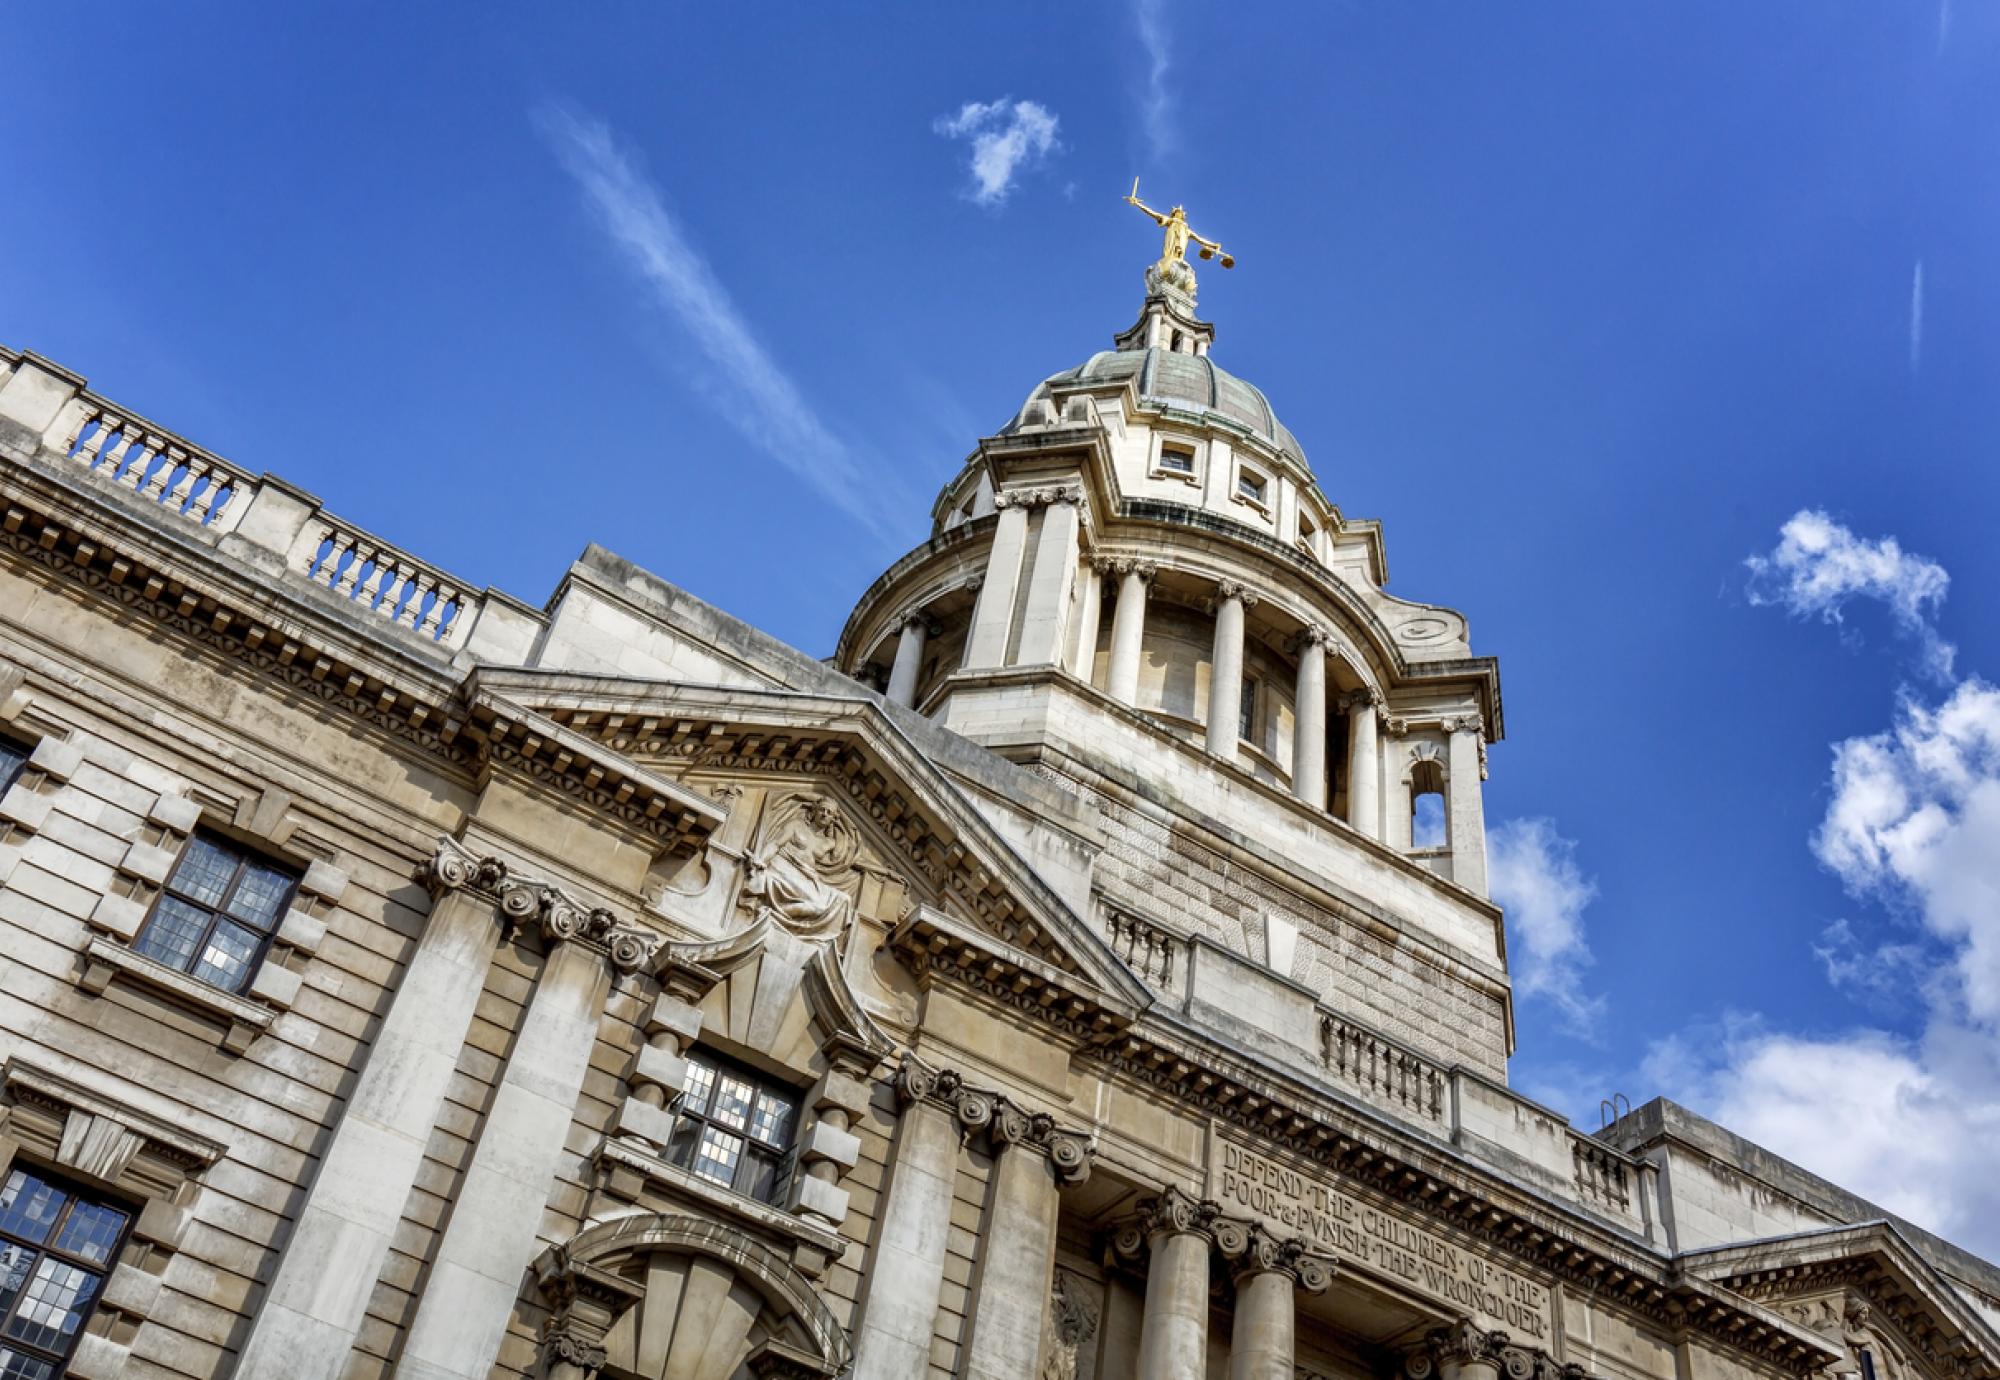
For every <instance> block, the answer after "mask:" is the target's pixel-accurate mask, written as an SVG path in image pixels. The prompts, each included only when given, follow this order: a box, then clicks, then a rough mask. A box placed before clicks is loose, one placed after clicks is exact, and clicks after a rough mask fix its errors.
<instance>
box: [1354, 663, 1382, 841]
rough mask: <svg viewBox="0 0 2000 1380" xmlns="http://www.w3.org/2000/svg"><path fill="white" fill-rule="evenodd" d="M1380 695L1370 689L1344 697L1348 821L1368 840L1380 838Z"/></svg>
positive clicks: (1356, 691)
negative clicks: (1345, 706) (1345, 707)
mask: <svg viewBox="0 0 2000 1380" xmlns="http://www.w3.org/2000/svg"><path fill="white" fill-rule="evenodd" d="M1381 699H1382V697H1381V696H1380V695H1378V694H1376V693H1375V691H1373V690H1369V689H1362V690H1355V691H1352V692H1350V693H1349V694H1348V696H1347V701H1346V704H1347V822H1348V823H1349V824H1352V825H1353V826H1354V827H1355V828H1356V829H1358V830H1360V831H1361V832H1362V833H1364V834H1366V835H1367V836H1368V837H1369V838H1371V839H1379V838H1381V837H1382V747H1381V742H1380V739H1379V737H1378V736H1377V728H1378V727H1379V725H1380V722H1381Z"/></svg>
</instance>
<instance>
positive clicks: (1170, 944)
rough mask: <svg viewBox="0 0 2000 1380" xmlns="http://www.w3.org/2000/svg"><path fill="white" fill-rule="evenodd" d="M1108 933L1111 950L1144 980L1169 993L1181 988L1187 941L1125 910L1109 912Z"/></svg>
mask: <svg viewBox="0 0 2000 1380" xmlns="http://www.w3.org/2000/svg"><path fill="white" fill-rule="evenodd" d="M1104 932H1105V938H1106V939H1107V940H1108V941H1109V943H1110V945H1111V951H1112V952H1113V953H1115V954H1117V955H1118V957H1120V958H1122V959H1124V960H1125V963H1126V965H1127V966H1128V967H1130V968H1131V969H1132V971H1133V972H1134V973H1135V974H1137V975H1138V977H1139V979H1140V980H1141V981H1142V982H1144V983H1146V984H1147V985H1148V986H1151V987H1157V988H1159V989H1160V990H1162V991H1165V992H1177V991H1179V990H1180V986H1181V979H1180V977H1179V976H1178V974H1179V973H1180V972H1181V971H1182V970H1183V968H1184V967H1185V965H1186V958H1185V957H1184V955H1185V952H1186V949H1187V941H1185V940H1184V939H1182V938H1181V937H1180V936H1179V935H1176V934H1173V933H1171V932H1170V931H1168V930H1164V929H1161V928H1160V927H1159V926H1158V925H1155V924H1153V923H1152V922H1151V921H1149V920H1142V919H1140V918H1139V917H1138V916H1136V915H1132V914H1129V913H1127V912H1125V911H1122V910H1108V911H1106V912H1105V915H1104Z"/></svg>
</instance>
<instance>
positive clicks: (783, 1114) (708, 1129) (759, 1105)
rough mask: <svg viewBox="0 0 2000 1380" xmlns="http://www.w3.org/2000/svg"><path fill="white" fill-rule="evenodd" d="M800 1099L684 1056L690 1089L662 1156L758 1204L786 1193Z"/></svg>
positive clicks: (746, 1074)
mask: <svg viewBox="0 0 2000 1380" xmlns="http://www.w3.org/2000/svg"><path fill="white" fill-rule="evenodd" d="M798 1111H799V1105H798V1097H797V1094H795V1093H793V1092H792V1091H791V1090H790V1089H788V1088H782V1087H779V1086H778V1085H777V1084H774V1083H772V1082H770V1081H769V1080H768V1079H765V1078H762V1077H759V1076H758V1075H757V1074H754V1073H752V1072H750V1071H749V1070H748V1069H745V1068H743V1067H741V1066H739V1065H737V1064H733V1063H730V1062H728V1061H726V1060H723V1059H719V1058H716V1057H715V1056H713V1055H711V1054H708V1053H705V1052H696V1053H692V1054H689V1055H688V1083H687V1089H686V1091H684V1092H683V1093H682V1094H681V1101H680V1120H679V1121H678V1122H676V1123H675V1124H674V1139H673V1143H672V1144H671V1145H669V1146H668V1147H667V1160H668V1162H669V1163H671V1164H677V1165H679V1166H681V1167H682V1168H683V1169H688V1170H692V1171H693V1172H694V1173H695V1174H696V1175H698V1176H699V1177H701V1178H704V1179H707V1180H708V1181H709V1182H710V1183H714V1184H720V1185H722V1186H723V1187H724V1188H728V1189H734V1190H735V1191H736V1192H738V1193H741V1194H743V1195H744V1196H745V1197H746V1198H755V1199H756V1200H757V1201H758V1202H760V1203H774V1202H776V1201H778V1199H779V1198H780V1197H781V1196H782V1195H783V1194H784V1191H785V1182H786V1180H787V1179H788V1178H789V1177H790V1176H791V1169H792V1131H793V1127H794V1125H795V1124H796V1122H797V1121H798Z"/></svg>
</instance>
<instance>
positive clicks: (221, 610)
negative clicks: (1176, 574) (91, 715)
mask: <svg viewBox="0 0 2000 1380" xmlns="http://www.w3.org/2000/svg"><path fill="white" fill-rule="evenodd" d="M38 480H39V481H42V482H40V483H35V482H33V481H38ZM21 481H29V482H28V483H26V484H25V485H24V484H23V483H22V482H21ZM71 483H72V482H71V481H68V480H66V479H65V480H64V481H61V482H57V481H53V480H45V479H44V478H43V476H42V475H41V472H40V470H39V468H38V467H35V466H33V465H27V464H21V463H19V462H16V464H15V465H14V466H12V467H11V468H6V469H4V470H3V471H0V550H5V551H8V552H11V553H12V554H14V555H15V556H17V557H19V558H21V559H23V560H25V561H27V562H30V563H33V564H35V565H39V566H40V567H42V568H43V569H44V570H46V571H48V572H49V573H50V574H51V575H53V576H55V577H57V578H61V579H64V580H67V581H69V582H72V583H74V584H77V585H79V586H81V587H83V588H85V589H88V590H90V591H92V593H94V594H95V595H97V596H99V597H101V598H104V599H106V600H109V601H110V602H112V603H115V604H118V605H120V606H122V607H124V608H125V609H127V610H128V611H129V612H131V613H132V614H134V615H137V616H138V617H141V618H144V619H147V620H149V621H151V622H153V623H155V624H157V625H159V626H161V627H165V628H167V629H170V630H171V631H173V632H174V633H176V634H178V635H180V636H182V637H184V638H186V639H188V640H189V641H191V642H193V643H195V644H197V645H199V646H201V647H203V648H204V649H205V650H207V651H209V652H210V653H212V654H214V655H217V656H219V657H221V658H223V659H225V660H227V661H231V662H234V663H236V664H238V665H240V666H243V667H245V668H246V669H248V670H249V671H250V672H252V673H253V674H256V675H259V676H263V677H266V678H269V679H272V680H275V681H277V682H279V683H281V684H282V685H283V686H284V687H285V690H286V691H287V692H288V693H290V694H294V695H302V696H305V697H308V698H311V699H317V700H319V701H321V702H323V703H325V704H327V705H328V706H329V707H331V708H334V709H337V710H339V711H341V712H344V713H346V714H348V715H350V716H352V717H354V718H356V719H359V720H361V721H363V722H366V723H368V724H370V725H372V726H373V727H375V728H377V729H379V730H381V731H383V732H386V733H388V734H390V735H392V736H394V737H396V738H398V739H400V740H402V741H403V742H404V743H406V744H408V745H410V746H412V747H414V748H416V749H417V750H418V751H420V752H423V753H425V754H426V755H429V756H433V757H436V758H439V759H441V760H442V761H444V762H446V763H448V764H450V765H451V766H452V767H454V768H457V769H460V770H463V771H468V772H471V773H474V774H477V773H479V772H481V771H487V770H493V769H501V770H516V771H520V772H523V773H524V774H527V775H529V776H531V777H533V778H535V779H537V780H539V781H541V782H542V783H543V784H545V785H548V786H550V787H552V788H554V789H557V790H559V791H562V792H563V793H565V794H568V795H571V796H574V797H576V798H577V799H579V800H580V801H581V802H583V803H584V804H585V805H587V806H588V807H589V808H591V809H593V810H595V811H598V812H600V813H604V814H608V815H611V816H613V817H615V818H619V819H621V820H622V821H623V822H625V823H626V824H628V825H630V826H631V827H633V828H635V829H638V830H640V831H641V832H643V833H646V834H648V835H650V836H652V837H654V838H657V839H659V840H661V841H662V842H663V843H665V844H666V845H667V846H669V847H678V848H685V847H688V846H691V845H692V843H693V842H695V841H696V840H697V839H699V838H700V837H703V836H705V835H706V834H707V833H708V832H709V830H710V829H712V828H713V827H714V826H715V825H716V824H718V823H719V822H720V820H721V812H720V811H718V810H716V809H715V808H714V807H713V806H712V805H711V804H710V803H709V802H707V801H705V800H703V799H701V798H700V797H698V796H695V795H693V794H692V793H683V792H681V791H680V790H679V789H678V788H676V787H674V786H673V785H672V784H671V783H667V782H664V781H661V780H659V779H658V778H653V777H649V776H647V775H645V774H643V773H638V772H635V771H634V770H632V769H631V767H630V766H629V764H621V763H620V762H619V761H618V759H616V758H615V757H613V756H610V755H609V754H606V753H605V752H604V751H603V749H602V747H601V745H597V744H592V743H588V742H587V741H586V740H582V739H577V740H573V741H568V742H565V741H563V739H564V734H563V733H562V732H560V731H559V730H556V729H555V728H554V727H553V726H549V725H541V724H538V723H537V722H536V719H537V716H535V715H533V714H532V713H530V712H529V711H526V710H523V709H521V708H520V707H519V706H516V705H509V704H507V703H505V702H503V701H501V700H499V699H498V698H497V697H492V696H487V695H483V694H482V693H481V691H480V689H479V672H478V671H476V670H475V671H474V672H473V673H472V674H471V677H470V678H469V679H465V678H463V677H462V676H461V674H460V671H459V669H458V668H457V666H456V665H455V664H454V663H453V662H452V661H451V660H450V659H449V658H448V657H447V656H446V655H445V654H444V652H443V651H442V649H438V650H432V649H431V647H430V644H427V643H425V642H423V641H422V640H421V639H416V638H405V637H402V636H396V637H393V638H388V637H381V636H379V635H377V636H370V635H369V631H367V630H368V629H369V624H370V622H372V621H373V619H374V615H372V614H366V613H357V612H356V610H355V609H354V608H351V607H348V606H344V605H336V606H335V607H334V608H332V609H321V608H318V607H317V606H316V605H315V604H314V603H313V602H312V598H313V597H314V596H316V595H317V594H318V593H319V591H318V590H317V588H316V587H315V586H312V585H310V584H307V583H305V582H299V584H298V587H297V588H296V589H295V588H293V587H292V586H291V585H290V584H286V585H284V586H277V585H275V584H273V583H272V582H270V581H265V580H258V579H257V578H256V576H257V571H256V569H255V567H254V566H253V565H252V564H250V562H249V559H248V557H247V556H246V557H244V558H243V559H239V560H232V559H230V558H229V555H228V553H226V552H222V551H219V550H218V549H217V547H216V546H214V545H213V544H210V543H209V542H207V541H205V540H203V539H202V536H201V534H202V532H203V530H204V529H199V528H190V530H189V532H188V533H183V532H178V531H172V532H170V531H163V530H159V529H157V528H155V527H153V526H150V525H148V524H146V523H145V522H144V520H143V519H142V518H141V517H139V516H137V515H127V514H125V513H124V512H123V511H122V508H121V507H120V504H119V499H118V496H117V495H116V494H112V493H106V494H95V493H88V494H86V493H76V494H72V493H70V492H69V488H70V487H71ZM190 533H192V534H194V535H190ZM222 540H224V541H227V540H229V538H228V537H226V536H225V537H224V538H222ZM351 625H352V626H351ZM461 664H462V663H461Z"/></svg>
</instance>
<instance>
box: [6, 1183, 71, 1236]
mask: <svg viewBox="0 0 2000 1380" xmlns="http://www.w3.org/2000/svg"><path fill="white" fill-rule="evenodd" d="M68 1200H69V1195H68V1194H67V1193H64V1192H63V1191H62V1190H61V1189H59V1188H56V1187H54V1186H53V1185H51V1184H45V1183H43V1182H42V1181H41V1180H40V1179H38V1178H36V1177H35V1176H34V1175H32V1174H30V1173H28V1172H27V1171H26V1170H22V1169H17V1170H15V1171H14V1172H13V1173H12V1174H10V1175H8V1176H7V1187H6V1188H4V1189H0V1232H4V1233H6V1234H7V1235H8V1236H13V1237H18V1238H19V1239H21V1240H23V1241H32V1242H34V1243H35V1244H37V1245H40V1244H41V1242H42V1240H43V1239H44V1238H45V1237H47V1236H48V1234H49V1228H50V1227H53V1226H54V1225H55V1224H56V1218H58V1217H60V1216H61V1215H62V1210H63V1204H64V1203H65V1202H67V1201H68Z"/></svg>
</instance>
